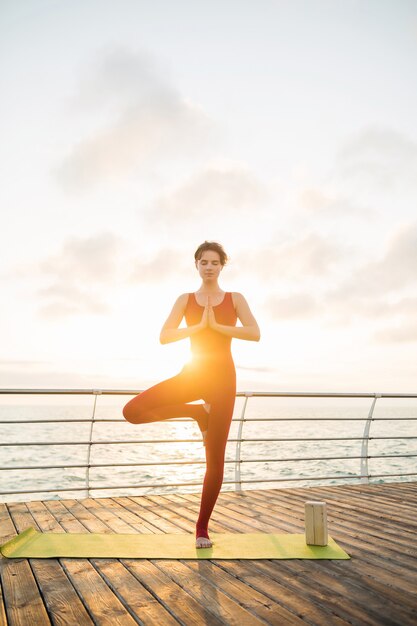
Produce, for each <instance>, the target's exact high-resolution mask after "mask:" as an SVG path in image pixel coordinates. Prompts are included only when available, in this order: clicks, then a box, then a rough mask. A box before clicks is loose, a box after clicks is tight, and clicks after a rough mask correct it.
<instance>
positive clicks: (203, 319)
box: [199, 298, 209, 330]
mask: <svg viewBox="0 0 417 626" xmlns="http://www.w3.org/2000/svg"><path fill="white" fill-rule="evenodd" d="M208 325H209V307H208V298H207V302H206V305H205V307H204V311H203V315H202V316H201V321H200V324H199V326H200V330H204V329H205V328H208Z"/></svg>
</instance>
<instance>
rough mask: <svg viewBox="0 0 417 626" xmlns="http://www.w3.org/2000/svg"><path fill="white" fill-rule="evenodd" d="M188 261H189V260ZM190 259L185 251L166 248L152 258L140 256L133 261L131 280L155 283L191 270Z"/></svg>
mask: <svg viewBox="0 0 417 626" xmlns="http://www.w3.org/2000/svg"><path fill="white" fill-rule="evenodd" d="M187 261H188V262H187ZM189 266H190V263H189V259H187V258H186V257H185V255H184V253H182V252H180V251H178V250H173V249H170V248H164V249H162V250H160V251H159V252H158V253H157V254H156V256H154V257H153V258H152V259H149V260H148V259H145V258H143V257H142V258H139V259H138V260H135V261H134V262H133V269H132V271H131V273H130V276H129V280H130V282H133V283H136V282H139V283H144V282H145V283H154V282H159V281H162V280H164V279H166V278H169V277H170V276H172V275H173V274H177V275H180V274H184V273H186V272H187V271H188V270H189Z"/></svg>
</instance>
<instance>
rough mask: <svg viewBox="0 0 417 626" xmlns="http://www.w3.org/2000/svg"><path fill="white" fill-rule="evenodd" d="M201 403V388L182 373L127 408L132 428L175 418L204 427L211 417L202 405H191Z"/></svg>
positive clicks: (144, 393)
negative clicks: (193, 420)
mask: <svg viewBox="0 0 417 626" xmlns="http://www.w3.org/2000/svg"><path fill="white" fill-rule="evenodd" d="M200 399H201V388H200V387H199V385H198V384H197V381H195V380H193V378H192V377H191V376H190V375H187V374H186V373H180V374H177V375H176V376H173V377H172V378H169V379H168V380H164V381H163V382H161V383H158V384H157V385H154V386H153V387H150V389H147V390H146V391H143V392H142V393H140V394H139V395H137V396H135V397H134V398H132V400H130V401H129V402H128V403H127V404H126V405H125V407H124V408H123V415H124V417H125V419H126V420H127V421H128V422H131V423H132V424H147V423H150V422H159V421H161V420H166V419H172V418H175V417H192V418H194V419H195V420H197V421H198V422H199V424H201V425H202V426H203V427H204V425H205V424H207V413H206V411H205V410H204V408H203V405H202V404H187V403H188V402H193V401H195V400H200Z"/></svg>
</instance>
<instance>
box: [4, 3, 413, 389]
mask: <svg viewBox="0 0 417 626" xmlns="http://www.w3.org/2000/svg"><path fill="white" fill-rule="evenodd" d="M416 60H417V4H416V2H415V1H414V0H413V1H408V0H399V1H398V0H391V1H387V0H361V1H359V0H343V1H342V0H316V1H315V0H286V1H285V0H258V2H256V3H255V2H252V1H249V0H239V1H237V0H222V1H220V0H210V2H208V1H206V0H204V1H203V0H193V1H191V0H176V1H175V2H171V1H169V0H154V1H153V2H146V1H144V0H143V1H142V0H118V1H117V2H116V1H113V2H111V1H109V0H71V2H68V1H67V2H64V1H62V0H61V1H58V0H54V1H52V0H20V1H19V2H15V1H14V0H2V1H1V3H0V93H1V98H0V136H1V138H2V139H1V143H0V176H1V185H0V210H1V215H2V220H1V229H0V246H1V247H0V256H1V264H0V285H1V291H2V306H1V309H0V327H1V329H2V331H3V332H2V338H1V355H0V381H1V382H0V388H48V389H49V388H65V389H71V388H76V389H84V388H94V389H136V390H140V389H144V388H145V387H147V386H149V385H151V384H154V383H156V382H158V381H159V380H162V379H164V378H167V377H169V376H172V375H174V374H176V373H178V371H179V370H180V369H181V367H182V365H183V364H184V362H185V360H186V359H187V358H188V355H189V346H188V342H187V341H182V342H176V343H174V344H169V345H164V346H161V345H160V343H159V332H160V328H161V326H162V324H163V323H164V321H165V319H166V317H167V316H168V314H169V312H170V310H171V308H172V305H173V303H174V301H175V299H176V298H177V296H178V295H179V294H181V293H184V292H191V291H196V290H197V289H198V288H199V286H200V282H199V279H198V274H197V271H196V269H195V266H194V262H193V261H194V251H195V249H196V248H197V247H198V245H199V244H200V243H201V242H203V241H204V240H214V241H219V242H221V243H222V244H223V246H224V247H225V249H226V252H227V253H228V255H229V256H230V262H229V263H228V265H227V266H226V267H225V268H224V269H223V271H222V275H221V283H220V284H221V287H222V288H223V289H224V290H226V291H238V292H241V293H243V295H244V296H245V298H246V300H247V301H248V303H249V305H250V308H251V310H252V312H253V314H254V315H255V317H256V319H257V321H258V323H259V326H260V328H261V341H260V342H247V341H239V340H236V339H235V340H234V341H233V354H234V359H235V363H236V367H237V376H238V390H240V391H248V390H269V391H271V390H273V391H323V392H326V391H333V392H334V391H348V392H359V391H366V392H386V393H388V392H398V393H401V392H403V393H407V392H414V393H415V392H416V380H417V360H416V358H415V357H416V351H417V292H416V286H417V212H416V200H417V124H416V111H417V81H416Z"/></svg>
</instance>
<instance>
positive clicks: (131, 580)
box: [93, 559, 178, 626]
mask: <svg viewBox="0 0 417 626" xmlns="http://www.w3.org/2000/svg"><path fill="white" fill-rule="evenodd" d="M93 563H94V564H95V565H96V566H97V564H98V563H99V567H100V574H101V575H102V577H103V579H104V580H105V581H106V583H107V585H108V586H109V587H110V589H112V591H113V593H115V594H116V595H117V597H118V598H119V600H120V601H121V602H122V603H123V604H124V605H125V606H128V607H129V610H130V612H131V613H132V615H133V617H136V618H137V619H138V620H140V621H139V623H140V624H146V625H147V626H161V625H162V624H163V625H164V626H173V625H174V624H178V622H177V620H176V619H175V618H174V617H173V616H172V615H171V613H170V611H169V609H167V608H165V606H164V605H163V604H162V603H161V602H160V601H159V599H158V598H157V597H155V596H154V595H153V594H152V593H151V592H150V591H149V590H148V589H146V587H144V585H143V584H142V583H141V582H140V581H139V580H138V579H137V578H136V577H135V576H134V575H133V574H132V573H131V572H130V571H129V570H128V569H127V568H126V567H125V565H124V564H123V563H120V562H119V561H114V560H109V561H106V560H104V559H100V561H99V562H98V561H93Z"/></svg>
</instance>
